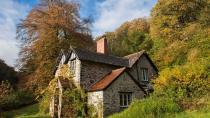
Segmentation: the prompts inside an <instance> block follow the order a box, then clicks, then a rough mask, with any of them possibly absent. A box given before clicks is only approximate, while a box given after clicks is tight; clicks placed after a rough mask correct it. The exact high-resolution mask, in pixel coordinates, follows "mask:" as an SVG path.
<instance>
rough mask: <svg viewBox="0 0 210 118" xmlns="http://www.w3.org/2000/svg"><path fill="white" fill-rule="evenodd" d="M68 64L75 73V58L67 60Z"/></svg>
mask: <svg viewBox="0 0 210 118" xmlns="http://www.w3.org/2000/svg"><path fill="white" fill-rule="evenodd" d="M69 65H70V69H71V71H72V73H73V74H75V70H76V59H74V60H70V61H69Z"/></svg>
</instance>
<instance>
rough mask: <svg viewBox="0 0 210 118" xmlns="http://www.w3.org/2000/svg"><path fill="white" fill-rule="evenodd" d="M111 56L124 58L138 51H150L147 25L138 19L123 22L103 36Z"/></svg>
mask: <svg viewBox="0 0 210 118" xmlns="http://www.w3.org/2000/svg"><path fill="white" fill-rule="evenodd" d="M105 35H106V37H107V39H108V43H109V46H110V47H109V48H110V50H111V54H114V55H118V56H125V55H128V54H131V53H134V52H138V51H140V50H143V49H145V50H150V49H151V48H152V45H153V44H152V40H150V37H149V24H148V22H147V20H146V19H143V18H139V19H134V20H132V21H130V22H125V23H124V24H122V25H121V26H120V27H119V28H118V29H117V30H116V31H114V32H108V33H106V34H105Z"/></svg>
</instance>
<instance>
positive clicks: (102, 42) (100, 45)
mask: <svg viewBox="0 0 210 118" xmlns="http://www.w3.org/2000/svg"><path fill="white" fill-rule="evenodd" d="M96 45H97V53H102V54H108V43H107V39H106V36H102V37H101V38H100V39H99V40H98V41H97V42H96Z"/></svg>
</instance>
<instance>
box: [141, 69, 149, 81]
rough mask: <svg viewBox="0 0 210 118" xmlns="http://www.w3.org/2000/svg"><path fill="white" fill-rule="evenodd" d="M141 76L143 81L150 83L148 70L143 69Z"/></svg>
mask: <svg viewBox="0 0 210 118" xmlns="http://www.w3.org/2000/svg"><path fill="white" fill-rule="evenodd" d="M141 75H142V79H143V81H148V69H147V68H141Z"/></svg>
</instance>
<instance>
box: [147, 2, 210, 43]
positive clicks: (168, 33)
mask: <svg viewBox="0 0 210 118" xmlns="http://www.w3.org/2000/svg"><path fill="white" fill-rule="evenodd" d="M209 12H210V2H209V0H159V1H158V3H157V4H156V5H155V7H154V8H153V10H152V13H151V16H152V18H151V29H150V31H151V36H152V37H153V38H162V39H164V40H165V41H167V42H169V43H170V42H173V41H175V40H189V39H191V37H192V36H193V35H194V34H192V33H190V32H195V30H196V29H197V28H198V27H199V26H200V25H201V24H208V22H209V19H208V18H209V17H210V15H209Z"/></svg>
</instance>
